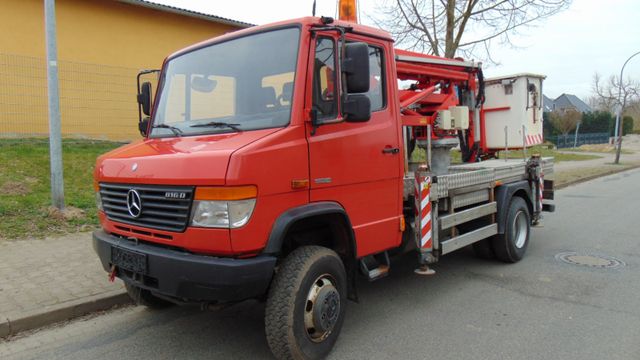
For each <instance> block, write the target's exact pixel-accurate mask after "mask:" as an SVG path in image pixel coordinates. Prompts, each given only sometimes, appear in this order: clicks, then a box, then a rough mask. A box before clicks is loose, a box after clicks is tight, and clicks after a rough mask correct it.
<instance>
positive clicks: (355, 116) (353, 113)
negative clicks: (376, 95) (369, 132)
mask: <svg viewBox="0 0 640 360" xmlns="http://www.w3.org/2000/svg"><path fill="white" fill-rule="evenodd" d="M342 113H343V114H344V115H345V121H346V122H364V121H369V119H371V100H369V97H368V96H367V95H364V94H349V95H347V97H346V99H345V101H344V103H343V104H342Z"/></svg>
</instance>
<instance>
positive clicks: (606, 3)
mask: <svg viewBox="0 0 640 360" xmlns="http://www.w3.org/2000/svg"><path fill="white" fill-rule="evenodd" d="M384 1H385V0H358V3H359V12H360V14H361V17H360V18H361V21H360V22H361V23H363V24H367V25H373V23H372V21H371V20H370V17H372V16H376V14H379V13H378V11H379V7H380V6H381V4H382V3H383V2H384ZM386 1H389V0H386ZM153 2H156V3H160V4H166V5H172V6H176V7H180V8H183V9H189V10H195V11H198V12H202V13H206V14H211V15H217V16H222V17H226V18H230V19H234V20H240V21H244V22H248V23H252V24H257V25H262V24H268V23H271V22H275V21H281V20H286V19H291V18H297V17H302V16H308V15H311V7H312V3H313V0H271V1H266V0H233V1H220V0H217V1H206V0H153ZM336 3H337V1H336V0H317V5H316V15H318V16H320V15H325V16H336ZM639 15H640V1H638V0H574V1H573V3H572V4H571V6H570V7H569V9H568V10H565V11H564V12H562V13H560V14H557V15H554V16H553V17H551V18H548V19H546V20H543V21H542V22H540V23H538V24H537V25H536V26H535V27H529V28H526V29H523V30H521V31H520V32H521V34H519V35H516V36H514V37H513V38H512V41H513V43H514V44H515V45H516V46H517V47H515V48H510V47H506V46H504V45H499V44H497V43H496V44H494V45H492V47H491V56H492V58H493V59H494V60H495V61H497V62H498V63H499V65H488V64H487V65H485V76H486V77H493V76H501V75H509V74H515V73H521V72H531V73H537V74H543V75H546V76H547V79H546V80H545V83H544V86H543V88H544V93H545V95H547V96H549V97H551V98H556V97H558V96H560V95H561V94H563V93H567V94H574V95H577V96H578V97H580V98H582V99H584V98H586V97H588V96H590V95H591V94H592V84H593V75H594V73H596V72H598V73H599V74H600V75H601V76H603V77H604V78H608V77H609V76H610V75H613V74H615V75H619V74H620V69H621V67H622V65H623V63H624V62H625V60H627V58H628V57H629V56H631V55H632V54H634V53H636V52H638V51H640V23H638V16H639ZM629 76H630V77H632V78H634V79H637V80H640V55H638V56H636V57H634V58H633V59H631V61H629V63H628V65H627V66H626V67H625V70H624V78H625V79H627V78H628V77H629Z"/></svg>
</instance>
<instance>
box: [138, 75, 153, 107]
mask: <svg viewBox="0 0 640 360" xmlns="http://www.w3.org/2000/svg"><path fill="white" fill-rule="evenodd" d="M138 104H140V105H141V106H142V112H143V113H144V114H145V115H151V83H150V82H148V81H146V82H143V83H142V86H140V93H138Z"/></svg>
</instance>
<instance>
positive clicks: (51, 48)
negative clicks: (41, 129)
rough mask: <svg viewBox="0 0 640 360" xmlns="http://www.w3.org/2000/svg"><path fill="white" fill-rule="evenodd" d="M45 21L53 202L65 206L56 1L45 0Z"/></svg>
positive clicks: (59, 206)
mask: <svg viewBox="0 0 640 360" xmlns="http://www.w3.org/2000/svg"><path fill="white" fill-rule="evenodd" d="M44 23H45V36H46V44H47V45H46V46H47V94H48V97H49V160H50V164H51V202H52V205H53V206H55V207H56V208H58V209H60V210H62V209H63V208H64V183H63V174H62V130H61V126H60V97H59V94H58V48H57V44H56V3H55V0H44Z"/></svg>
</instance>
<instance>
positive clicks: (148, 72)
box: [136, 69, 160, 123]
mask: <svg viewBox="0 0 640 360" xmlns="http://www.w3.org/2000/svg"><path fill="white" fill-rule="evenodd" d="M159 72H160V70H158V69H149V70H140V72H139V73H138V76H136V87H137V89H136V90H137V92H136V93H137V94H138V97H137V98H136V99H137V100H138V123H141V122H142V120H143V119H142V104H141V103H140V77H141V76H142V75H147V74H153V73H159Z"/></svg>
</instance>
